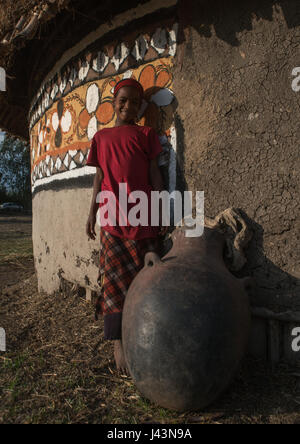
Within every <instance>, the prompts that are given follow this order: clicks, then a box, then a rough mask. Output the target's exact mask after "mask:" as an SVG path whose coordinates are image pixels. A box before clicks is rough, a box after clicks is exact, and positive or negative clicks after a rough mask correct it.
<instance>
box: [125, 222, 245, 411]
mask: <svg viewBox="0 0 300 444" xmlns="http://www.w3.org/2000/svg"><path fill="white" fill-rule="evenodd" d="M172 239H173V247H172V249H171V250H170V251H169V253H168V254H167V255H166V256H165V257H164V258H163V259H162V261H158V262H157V263H155V264H153V263H149V260H147V255H146V257H145V267H144V268H143V269H142V270H141V271H140V272H139V274H138V275H137V276H136V278H135V279H134V281H133V282H132V284H131V286H130V288H129V291H128V294H127V297H126V302H125V307H124V312H123V327H122V328H123V333H122V334H123V345H124V352H125V357H126V360H127V364H128V367H129V372H130V374H131V376H132V378H133V380H134V382H135V383H136V386H137V388H138V389H139V390H140V391H141V392H142V394H143V395H144V396H146V397H147V398H149V399H150V400H151V401H154V402H155V403H157V404H159V405H160V406H163V407H166V408H170V409H175V410H179V411H186V410H195V409H200V408H203V407H205V406H207V405H208V404H210V403H211V402H212V401H214V400H215V399H216V398H217V397H218V396H219V395H220V393H221V392H222V391H223V390H224V389H225V388H226V387H227V386H228V385H229V383H230V381H231V380H232V378H233V376H234V374H235V372H236V370H237V368H238V366H239V363H240V361H241V358H242V356H243V354H244V351H245V347H246V345H247V340H248V334H249V329H250V308H249V301H248V296H247V293H246V290H245V281H244V280H240V279H237V278H235V277H234V276H233V275H232V274H231V273H230V272H229V271H228V269H227V267H226V266H225V264H224V261H223V249H224V242H225V237H224V236H223V235H222V234H221V233H219V232H218V231H216V230H214V229H210V228H205V230H204V234H203V236H201V237H198V238H192V237H186V236H185V231H184V229H183V228H180V229H176V230H175V231H174V232H173V234H172Z"/></svg>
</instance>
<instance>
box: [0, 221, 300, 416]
mask: <svg viewBox="0 0 300 444" xmlns="http://www.w3.org/2000/svg"><path fill="white" fill-rule="evenodd" d="M0 225H1V227H2V228H3V227H4V226H5V225H6V227H9V228H10V229H11V230H12V231H13V232H15V233H17V232H18V231H19V232H21V231H22V232H24V236H25V237H26V234H28V233H29V232H30V222H29V223H27V222H24V221H21V220H20V223H18V221H15V222H12V221H11V220H10V223H9V224H4V223H3V221H1V222H0ZM13 227H14V228H13ZM20 227H22V229H21V228H20ZM25 227H26V228H25ZM11 230H9V231H11ZM1 233H2V235H3V233H4V231H3V229H1ZM14 257H15V261H14V262H13V261H11V263H7V264H1V265H0V267H4V268H3V269H2V270H6V274H3V273H4V271H3V272H2V275H1V288H0V326H1V327H3V328H5V330H6V336H7V351H6V352H0V423H5V424H7V423H13V424H19V423H22V424H24V423H25V424H26V423H35V424H36V423H43V424H45V423H46V424H49V423H51V424H52V423H98V424H103V423H105V424H124V423H127V424H141V423H157V424H192V423H198V424H203V423H206V424H207V423H219V424H237V423H242V424H261V423H263V424H274V423H275V424H279V423H289V424H299V423H300V369H299V368H298V369H297V368H290V367H287V366H285V365H283V364H282V365H280V366H278V367H276V369H274V370H273V371H272V370H271V369H270V367H269V366H268V365H267V364H266V363H264V362H261V361H257V360H253V359H250V358H245V360H244V362H243V364H242V366H241V369H240V371H239V373H238V375H237V377H236V379H235V382H234V383H233V385H232V386H231V387H230V388H229V389H228V390H227V392H226V393H225V394H224V395H223V396H222V397H221V398H220V399H218V400H217V401H216V402H215V403H214V404H213V405H212V406H210V407H209V408H207V409H205V411H202V412H187V413H184V414H181V413H177V412H172V411H169V410H166V409H163V408H160V407H158V406H155V405H153V404H151V403H150V402H149V401H147V400H146V399H144V398H143V396H142V395H141V394H140V393H139V392H138V391H137V390H136V388H135V387H134V384H133V382H132V380H131V378H129V377H126V376H123V375H119V374H118V373H117V372H116V370H115V366H114V361H113V350H112V344H111V342H109V341H104V340H103V323H102V321H100V322H95V321H94V308H93V305H92V304H91V303H87V302H86V301H85V299H84V298H82V297H81V296H80V295H78V294H77V293H76V289H73V291H72V289H70V290H69V291H68V292H65V293H62V292H59V293H57V294H55V295H53V296H52V297H48V296H46V295H44V294H38V292H37V281H36V277H35V274H34V269H33V262H32V259H30V257H27V259H25V258H24V257H23V258H22V260H20V261H19V262H18V261H17V259H16V256H14ZM5 267H6V268H5Z"/></svg>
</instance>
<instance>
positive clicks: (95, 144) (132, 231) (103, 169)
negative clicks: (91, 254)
mask: <svg viewBox="0 0 300 444" xmlns="http://www.w3.org/2000/svg"><path fill="white" fill-rule="evenodd" d="M143 95H144V91H143V87H142V85H141V84H140V83H139V82H137V81H136V80H134V79H124V80H121V81H120V82H119V83H118V84H117V85H116V87H115V90H114V101H113V103H114V109H115V113H116V116H117V118H116V123H115V127H113V128H104V129H102V130H101V131H98V132H97V133H96V134H95V136H94V138H93V140H92V145H91V150H90V154H89V157H88V161H87V165H89V166H95V167H96V168H97V170H96V175H95V179H94V187H93V197H92V202H91V208H90V214H89V217H88V221H87V227H86V231H87V235H88V236H89V238H90V239H93V240H95V238H96V232H95V224H96V213H97V211H98V208H99V205H98V204H97V202H96V200H97V195H98V193H99V192H100V191H111V192H113V194H114V196H115V199H116V200H115V203H116V223H115V224H114V225H113V224H109V225H106V226H103V227H101V229H100V241H101V252H100V279H101V289H102V292H101V295H100V297H99V299H98V301H97V305H96V315H97V314H99V313H102V314H103V316H104V338H105V339H109V340H113V341H114V357H115V361H116V365H117V369H118V370H119V371H122V372H125V373H127V366H126V362H125V358H124V353H123V347H122V335H121V332H122V328H121V325H122V310H123V305H124V301H125V297H126V293H127V290H128V288H129V285H130V283H131V282H132V280H133V279H134V277H135V276H136V274H137V273H138V271H139V270H140V269H141V268H142V267H143V265H144V256H145V254H146V253H147V252H152V254H151V253H150V256H152V260H153V262H155V261H157V260H159V256H158V249H157V248H158V245H157V237H158V235H159V232H160V228H159V227H157V226H151V224H148V226H141V225H139V226H130V224H129V223H128V220H127V217H126V220H127V225H125V226H123V225H124V224H119V221H120V218H119V215H121V213H123V208H121V204H120V202H119V200H118V197H119V184H120V183H123V184H124V183H125V184H126V185H127V192H128V195H129V194H130V193H131V192H133V191H143V192H144V193H146V195H147V197H148V201H149V202H151V201H150V198H151V191H152V190H154V191H162V190H163V180H162V176H161V173H160V170H159V166H158V162H157V158H158V155H159V154H160V153H161V152H162V147H161V145H160V142H159V139H158V136H157V134H156V133H155V131H154V130H153V129H152V128H150V127H146V126H139V125H136V123H135V122H136V119H137V115H138V112H139V110H140V107H141V104H142V99H143ZM150 208H151V204H150V205H149V207H148V209H149V210H150ZM129 209H130V204H128V210H129ZM149 213H150V211H149ZM126 216H128V213H127V214H126ZM160 216H161V215H160ZM122 217H123V216H122ZM150 220H151V214H149V215H148V221H150ZM160 222H161V217H160ZM163 231H164V230H161V232H163ZM149 259H151V258H149ZM133 328H134V326H133Z"/></svg>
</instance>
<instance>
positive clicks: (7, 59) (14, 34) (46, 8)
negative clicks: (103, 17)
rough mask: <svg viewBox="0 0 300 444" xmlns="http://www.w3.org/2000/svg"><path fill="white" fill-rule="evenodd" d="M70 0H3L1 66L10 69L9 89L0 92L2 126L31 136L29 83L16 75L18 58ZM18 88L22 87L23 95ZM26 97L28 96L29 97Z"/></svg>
mask: <svg viewBox="0 0 300 444" xmlns="http://www.w3.org/2000/svg"><path fill="white" fill-rule="evenodd" d="M69 2H70V0H48V1H37V0H27V1H24V0H0V66H1V67H3V68H5V70H6V73H7V92H6V93H3V92H1V93H0V127H1V128H2V129H4V130H6V131H8V132H11V133H13V134H15V135H18V136H20V137H23V138H28V130H27V128H28V123H27V110H28V98H27V97H26V96H27V95H26V93H25V94H24V87H25V88H26V85H24V83H23V84H22V82H20V81H19V79H16V76H17V73H16V70H15V65H16V58H17V57H18V53H19V51H20V50H21V49H22V48H23V47H25V46H26V45H27V44H28V42H29V41H30V40H32V39H33V38H34V37H35V36H36V34H37V33H38V31H39V30H40V29H41V27H42V26H43V25H44V24H45V23H46V22H47V21H50V20H52V19H53V18H54V17H55V16H56V15H57V14H58V13H59V12H60V11H62V10H63V9H64V8H66V7H67V6H68V4H69ZM19 88H20V89H22V93H21V95H20V94H19V91H18V90H19ZM26 99H27V100H26Z"/></svg>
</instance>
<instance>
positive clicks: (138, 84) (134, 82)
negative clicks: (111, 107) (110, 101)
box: [114, 79, 144, 98]
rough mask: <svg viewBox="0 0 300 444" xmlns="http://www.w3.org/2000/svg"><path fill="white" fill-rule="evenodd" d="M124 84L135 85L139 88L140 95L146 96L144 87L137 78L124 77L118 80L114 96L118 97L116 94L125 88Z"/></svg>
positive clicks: (134, 86)
mask: <svg viewBox="0 0 300 444" xmlns="http://www.w3.org/2000/svg"><path fill="white" fill-rule="evenodd" d="M124 86H133V88H136V89H138V91H139V93H140V96H141V97H142V98H143V97H144V89H143V87H142V85H141V84H140V82H138V81H137V80H134V79H123V80H120V82H118V83H117V84H116V86H115V90H114V96H115V97H116V95H117V94H118V91H119V90H120V89H121V88H123V87H124Z"/></svg>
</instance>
